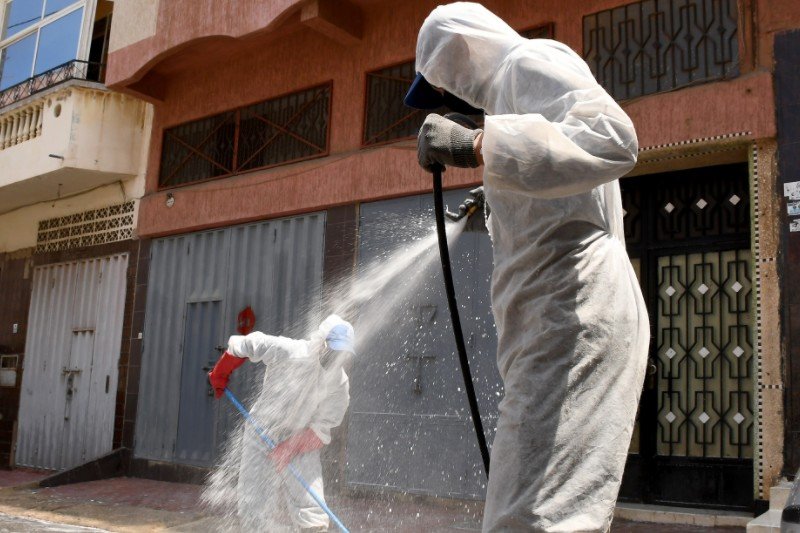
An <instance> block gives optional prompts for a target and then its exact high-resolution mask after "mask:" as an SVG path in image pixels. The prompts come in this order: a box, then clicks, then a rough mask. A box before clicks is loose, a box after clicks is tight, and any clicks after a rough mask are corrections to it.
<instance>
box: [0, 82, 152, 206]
mask: <svg viewBox="0 0 800 533" xmlns="http://www.w3.org/2000/svg"><path fill="white" fill-rule="evenodd" d="M37 101H39V102H43V103H44V108H43V110H42V112H43V118H42V128H41V134H40V135H39V136H37V137H35V138H31V139H28V140H25V141H23V142H21V143H19V144H16V145H14V146H9V147H7V148H5V149H2V150H0V195H2V196H0V213H3V212H7V211H9V210H10V209H15V208H18V207H22V206H24V205H28V204H33V203H37V202H40V201H48V200H54V199H57V198H59V197H65V196H69V195H73V194H77V193H80V192H84V191H87V190H90V189H93V188H96V187H98V186H101V185H106V184H109V183H114V182H116V181H119V180H126V179H130V178H132V177H134V176H136V175H138V174H139V173H140V156H141V151H142V139H143V135H144V134H145V132H146V131H149V129H150V126H149V125H146V116H147V108H148V106H149V104H146V103H144V102H142V101H141V100H137V99H134V98H131V97H128V96H125V95H122V94H119V93H114V92H111V91H108V90H106V89H99V88H90V87H85V86H78V85H73V86H71V87H67V88H65V89H63V90H59V91H56V92H53V93H50V94H47V95H45V96H41V97H39V98H38V99H36V100H33V101H31V102H25V105H26V106H30V105H33V104H35V103H36V102H37ZM22 107H24V106H22ZM19 109H20V107H15V108H11V109H4V110H3V111H4V113H3V115H8V114H10V113H14V112H17V111H18V110H19ZM1 117H2V115H0V118H1ZM52 156H57V157H52ZM62 158H63V159H62Z"/></svg>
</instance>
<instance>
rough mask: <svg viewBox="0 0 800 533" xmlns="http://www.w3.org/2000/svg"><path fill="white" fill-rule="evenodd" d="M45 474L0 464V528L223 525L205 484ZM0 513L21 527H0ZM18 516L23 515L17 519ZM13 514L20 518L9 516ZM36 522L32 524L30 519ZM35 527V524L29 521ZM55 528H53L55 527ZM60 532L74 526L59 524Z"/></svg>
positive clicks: (668, 530)
mask: <svg viewBox="0 0 800 533" xmlns="http://www.w3.org/2000/svg"><path fill="white" fill-rule="evenodd" d="M41 477H43V474H41V473H36V472H24V471H11V472H9V471H4V470H0V487H4V488H0V533H3V532H4V531H40V530H45V531H62V530H59V529H49V530H48V529H39V530H37V529H35V528H33V529H24V527H27V526H28V523H27V522H25V520H24V519H28V518H30V519H36V520H45V521H50V522H53V523H55V525H56V526H58V525H61V526H60V527H63V526H64V525H74V526H86V527H92V528H99V529H100V530H106V531H113V532H122V533H126V532H132V533H133V532H135V533H139V532H145V531H147V532H149V531H171V532H181V531H182V532H193V533H194V532H205V531H209V532H211V531H219V530H220V529H221V527H220V526H221V525H222V524H219V523H218V522H215V519H214V518H212V517H209V516H207V515H206V514H204V512H203V509H202V507H201V504H200V502H199V497H200V493H201V491H202V487H200V486H198V485H190V484H183V483H167V482H163V481H152V480H147V479H138V478H114V479H106V480H102V481H91V482H88V483H77V484H74V485H64V486H60V487H52V488H32V487H31V485H30V483H32V482H35V481H38V479H41ZM329 504H330V506H331V508H332V509H334V511H335V512H336V513H337V515H338V516H339V517H340V518H341V519H342V521H343V522H344V523H345V524H347V526H348V527H349V528H350V529H351V530H352V531H361V532H375V533H377V532H383V531H397V532H408V533H412V532H420V531H422V532H425V533H433V532H445V531H451V532H452V531H461V532H464V531H473V532H475V531H480V520H481V506H480V504H479V503H474V502H473V503H458V502H445V503H444V504H440V503H438V502H420V501H417V500H414V499H411V498H403V497H400V498H385V497H383V498H355V497H353V498H342V497H339V498H332V499H331V500H330V501H329ZM3 515H6V516H5V519H6V520H10V521H11V522H9V523H13V525H15V526H19V529H18V530H17V529H8V528H6V529H3V528H4V526H3V518H4V517H3ZM19 517H23V518H24V519H20V518H19ZM14 520H17V522H14ZM33 524H35V522H33ZM31 527H32V526H31ZM54 527H55V526H54ZM63 531H74V530H70V529H63ZM711 531H728V532H731V533H732V532H735V531H739V532H740V531H743V528H704V527H698V526H686V525H665V524H653V523H642V522H628V521H623V520H615V521H614V525H613V527H612V532H613V533H710V532H711Z"/></svg>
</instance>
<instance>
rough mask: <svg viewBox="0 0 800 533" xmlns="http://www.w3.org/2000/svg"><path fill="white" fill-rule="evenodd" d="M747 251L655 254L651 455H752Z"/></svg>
mask: <svg viewBox="0 0 800 533" xmlns="http://www.w3.org/2000/svg"><path fill="white" fill-rule="evenodd" d="M750 264H751V256H750V251H749V250H728V251H722V252H699V253H690V254H679V255H669V256H664V257H660V258H659V259H658V314H657V317H656V320H657V323H658V339H657V342H658V348H657V353H658V367H659V374H658V389H659V414H658V422H659V424H658V453H659V455H670V456H692V457H732V458H737V459H743V458H752V456H753V448H752V446H753V443H752V433H753V413H752V411H751V405H752V404H753V401H752V399H753V376H752V367H753V363H752V359H753V341H752V337H751V320H752V317H751V274H750V268H751V267H750Z"/></svg>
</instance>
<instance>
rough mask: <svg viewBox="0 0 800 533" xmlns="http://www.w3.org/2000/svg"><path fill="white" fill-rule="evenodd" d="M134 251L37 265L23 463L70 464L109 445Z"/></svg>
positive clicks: (25, 380)
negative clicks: (126, 286)
mask: <svg viewBox="0 0 800 533" xmlns="http://www.w3.org/2000/svg"><path fill="white" fill-rule="evenodd" d="M127 268H128V255H127V254H119V255H114V256H111V257H104V258H98V259H89V260H85V261H74V262H69V263H61V264H57V265H47V266H42V267H37V268H36V269H34V274H33V292H32V296H31V308H30V315H29V318H28V324H29V327H28V336H27V339H26V350H27V353H26V355H25V363H24V371H23V375H22V397H21V399H20V411H19V430H18V431H19V437H18V439H17V452H16V461H17V464H18V465H24V466H31V467H37V468H48V469H56V470H60V469H64V468H70V467H72V466H76V465H78V464H81V463H84V462H86V461H90V460H92V459H95V458H96V457H99V456H101V455H103V454H105V453H107V452H109V451H111V447H112V438H113V433H114V407H115V399H116V393H117V368H118V367H117V365H118V362H119V350H120V343H121V340H122V321H123V310H124V305H125V280H126V277H125V276H126V271H127Z"/></svg>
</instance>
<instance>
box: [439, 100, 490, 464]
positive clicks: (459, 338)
mask: <svg viewBox="0 0 800 533" xmlns="http://www.w3.org/2000/svg"><path fill="white" fill-rule="evenodd" d="M447 118H449V119H450V120H453V121H455V122H458V123H461V124H462V125H464V126H466V127H470V128H475V127H476V126H475V123H474V122H472V120H471V119H469V118H468V117H466V116H464V115H457V114H455V113H453V114H449V115H447ZM444 170H445V169H444V166H442V165H435V166H434V168H433V203H434V209H435V212H436V232H437V234H438V236H439V255H440V257H441V262H442V275H443V277H444V287H445V292H446V293H447V305H448V307H449V308H450V320H451V322H452V323H453V335H455V338H456V348H457V349H458V359H459V362H460V363H461V375H462V377H463V378H464V389H465V390H466V392H467V400H468V401H469V411H470V414H471V415H472V424H473V426H475V436H476V437H477V439H478V448H479V449H480V451H481V458H482V459H483V470H484V472H485V473H486V477H489V447H488V446H487V444H486V434H485V433H484V432H483V422H482V421H481V413H480V410H479V409H478V398H477V396H476V395H475V387H474V385H473V383H472V372H471V371H470V368H469V358H468V357H467V347H466V344H465V343H464V332H463V331H462V330H461V318H460V317H459V314H458V302H456V290H455V285H454V284H453V272H452V269H451V266H450V250H449V249H448V248H447V230H446V228H445V209H444V200H443V198H442V172H444ZM476 191H477V189H476ZM481 192H483V191H482V189H481ZM462 206H463V207H464V210H463V214H461V216H459V215H458V214H456V215H453V214H451V215H450V218H452V217H453V216H455V217H457V218H456V220H457V219H458V218H463V217H464V216H467V215H468V214H471V213H474V212H475V211H476V210H477V209H478V207H477V206H476V205H471V206H469V207H467V206H466V202H465V203H464V204H462ZM459 211H461V209H459Z"/></svg>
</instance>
